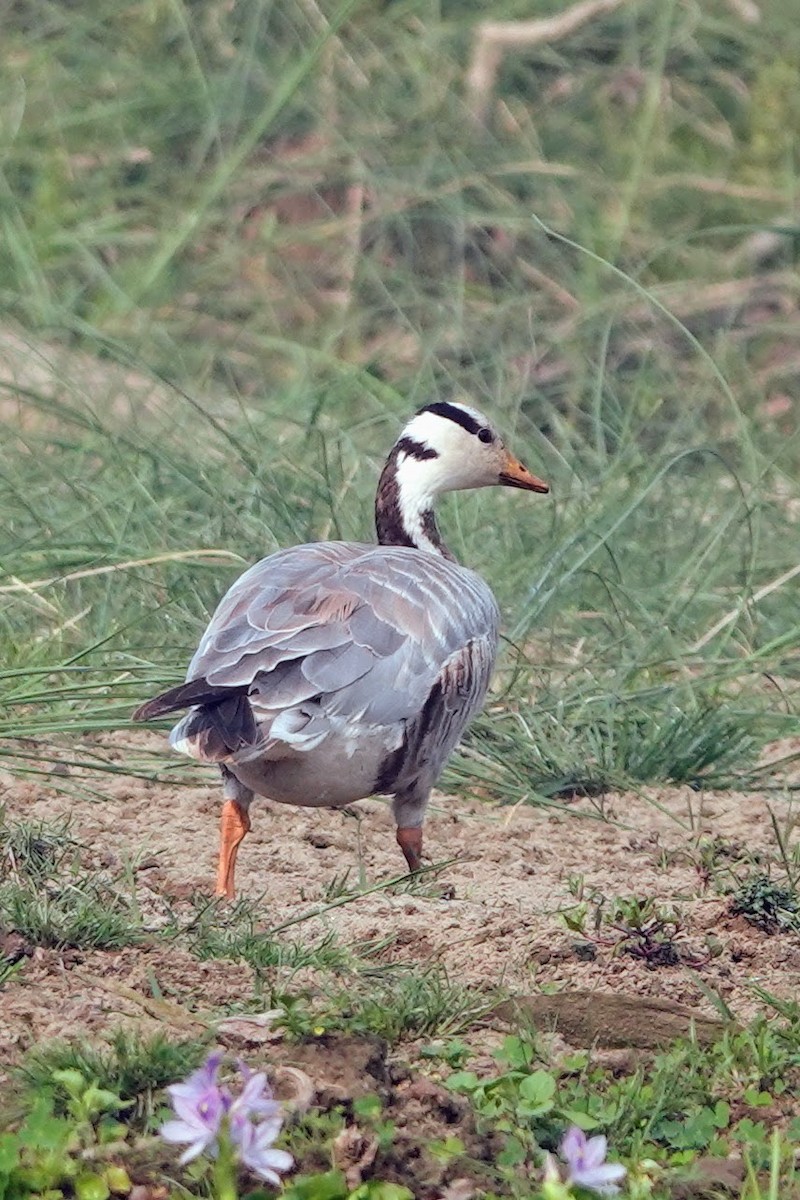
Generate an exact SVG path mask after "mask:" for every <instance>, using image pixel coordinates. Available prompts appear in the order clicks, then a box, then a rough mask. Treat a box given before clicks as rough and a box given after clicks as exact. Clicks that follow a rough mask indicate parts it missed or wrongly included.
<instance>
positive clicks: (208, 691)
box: [131, 679, 249, 721]
mask: <svg viewBox="0 0 800 1200" xmlns="http://www.w3.org/2000/svg"><path fill="white" fill-rule="evenodd" d="M246 691H247V689H246V688H244V689H242V690H241V691H240V690H239V689H238V688H229V687H214V685H213V684H211V683H208V682H207V681H206V680H205V679H192V680H191V681H190V682H189V683H181V684H179V685H178V687H174V688H170V689H169V691H168V692H162V693H161V695H160V696H155V697H154V698H153V699H152V700H148V701H147V702H146V703H145V704H141V705H140V706H139V708H137V709H136V712H135V713H133V715H132V716H131V720H132V721H152V720H154V719H155V718H156V717H162V716H163V715H164V713H169V712H175V711H176V710H177V709H180V708H192V707H194V705H202V704H222V703H223V702H224V701H226V700H229V699H230V698H231V696H239V695H241V694H242V693H243V692H246ZM248 707H249V706H248Z"/></svg>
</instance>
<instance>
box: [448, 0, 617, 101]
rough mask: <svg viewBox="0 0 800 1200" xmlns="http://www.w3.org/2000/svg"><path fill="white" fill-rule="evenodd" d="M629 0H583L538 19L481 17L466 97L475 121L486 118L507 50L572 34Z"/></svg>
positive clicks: (468, 76)
mask: <svg viewBox="0 0 800 1200" xmlns="http://www.w3.org/2000/svg"><path fill="white" fill-rule="evenodd" d="M625 3H626V0H581V3H580V4H573V6H572V8H568V9H567V10H566V11H565V12H562V13H558V14H557V15H556V16H554V17H545V18H543V19H541V20H537V21H481V23H480V25H478V27H477V29H476V30H475V43H474V48H473V51H472V62H471V64H470V68H469V72H468V74H467V97H468V101H469V107H470V109H471V111H472V115H473V117H474V119H475V120H476V121H483V120H484V119H485V116H486V109H487V107H488V104H489V97H490V95H491V93H492V89H493V87H494V81H495V79H496V77H497V72H498V70H499V67H500V63H501V62H502V59H503V54H504V52H505V51H506V50H528V49H530V47H531V46H541V45H542V44H543V43H545V42H558V41H561V39H562V38H565V37H569V35H570V34H572V33H575V31H576V30H578V29H580V28H581V27H582V26H584V25H587V24H588V23H589V22H590V21H593V20H594V19H595V18H596V17H602V16H605V14H606V13H610V12H613V11H614V10H615V9H617V8H620V7H621V6H622V5H623V4H625Z"/></svg>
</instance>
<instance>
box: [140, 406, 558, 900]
mask: <svg viewBox="0 0 800 1200" xmlns="http://www.w3.org/2000/svg"><path fill="white" fill-rule="evenodd" d="M492 484H505V485H506V486H508V487H516V488H524V489H525V490H527V491H530V492H546V491H547V490H548V487H547V484H546V483H543V482H542V480H541V479H537V478H536V476H535V475H531V473H530V472H529V471H528V470H527V468H526V467H524V466H523V465H522V463H521V462H519V461H518V460H517V459H516V458H514V457H513V455H512V454H510V453H509V451H508V450H507V449H506V447H505V445H504V444H503V441H502V439H501V437H500V435H499V434H498V433H497V431H496V430H495V429H494V427H493V426H492V425H491V424H490V423H489V421H487V419H486V417H484V416H483V415H482V414H481V413H479V412H477V411H476V410H475V409H474V408H470V407H468V406H467V405H465V404H454V403H444V402H440V403H436V404H429V405H427V407H425V408H422V409H420V410H419V412H418V413H417V414H416V415H415V416H414V417H413V418H412V419H411V421H409V423H408V424H407V425H406V427H405V429H404V430H403V432H402V433H401V435H400V437H399V439H398V440H397V442H396V443H395V445H394V446H393V448H392V451H391V453H390V454H389V457H388V459H387V460H386V465H385V467H384V468H383V473H382V474H381V477H380V482H379V484H378V493H377V497H376V502H375V523H376V526H377V533H378V542H379V545H377V546H375V545H369V544H366V543H362V542H311V543H310V544H308V545H305V546H292V547H291V548H290V549H288V550H279V551H278V552H277V553H276V554H271V555H270V557H269V558H265V559H262V560H261V562H258V563H256V565H255V566H254V567H251V568H250V570H249V571H246V572H245V573H244V575H242V576H241V577H240V578H239V579H238V580H237V581H236V583H234V584H233V586H232V587H231V588H230V590H229V591H228V593H227V594H226V595H225V596H224V597H223V599H222V601H221V602H220V605H219V607H218V608H217V611H216V612H215V613H214V616H213V617H212V619H211V623H210V624H209V626H208V628H207V629H206V631H205V633H204V634H203V636H202V638H201V640H200V645H199V646H198V648H197V652H196V653H195V655H194V658H193V659H192V661H191V662H190V664H189V670H188V672H187V675H186V683H184V684H181V685H180V687H175V688H171V689H170V691H168V692H165V693H164V694H163V695H160V696H156V698H155V699H153V700H150V701H148V702H147V703H146V704H143V705H142V706H141V708H139V709H137V711H136V712H135V713H134V719H135V720H140V721H147V720H150V719H152V718H154V717H160V716H162V715H163V714H164V713H168V712H173V711H175V710H176V709H182V708H188V709H189V712H188V713H187V715H186V716H185V717H184V718H183V719H182V720H181V721H179V723H178V724H177V725H176V726H175V728H174V729H173V730H172V733H171V734H170V743H171V744H172V746H173V747H174V748H175V749H176V750H180V751H182V752H183V753H184V754H189V755H191V756H192V757H193V758H196V759H199V760H200V761H201V762H208V763H218V764H219V767H220V770H221V771H222V778H223V782H224V795H225V803H224V805H223V809H222V822H221V841H220V852H219V868H218V871H217V883H216V892H217V894H218V895H224V896H228V897H233V895H234V868H235V864H236V853H237V850H238V847H239V843H240V842H241V840H242V838H243V837H244V835H245V834H246V833H247V831H248V830H249V828H250V817H249V808H250V802H251V800H252V799H253V795H254V794H258V795H259V796H268V797H269V798H270V799H272V800H277V801H279V802H280V803H282V804H300V805H309V806H314V807H316V806H329V807H334V808H336V807H341V806H343V805H346V804H349V803H350V802H351V801H353V800H360V799H362V798H364V797H365V796H370V795H373V794H374V793H384V794H389V795H392V796H393V797H394V804H393V811H394V819H395V821H396V823H397V841H398V843H399V845H400V848H401V849H402V851H403V854H404V855H405V858H406V862H407V863H408V867H409V870H411V871H414V870H416V869H418V868H419V865H420V855H421V853H422V823H423V820H424V817H425V809H426V806H427V803H428V797H429V794H430V791H431V788H432V787H433V785H434V784H435V783H436V780H437V779H438V777H439V775H440V773H441V771H442V769H443V767H444V764H445V762H446V761H447V758H448V757H449V755H450V753H451V752H452V750H453V748H454V747H455V745H456V742H457V741H458V740H459V738H460V737H461V734H462V733H463V731H464V728H465V727H466V725H467V723H468V722H469V721H470V720H471V718H472V717H473V716H474V715H475V713H476V712H477V711H478V709H479V708H480V707H481V704H482V703H483V698H484V696H485V694H486V689H487V687H488V685H489V677H490V675H491V671H492V667H493V664H494V659H495V653H496V650H497V638H498V623H499V612H498V609H497V604H496V602H495V599H494V596H493V595H492V593H491V591H490V589H489V587H488V586H487V584H486V583H484V581H483V580H482V579H481V578H480V576H479V575H476V574H475V572H474V571H470V570H469V569H468V568H467V567H462V566H461V565H460V564H459V563H457V562H456V561H455V559H454V558H453V555H452V554H451V553H450V551H449V550H448V549H447V547H446V546H445V544H444V542H443V541H442V539H441V537H440V536H439V530H438V529H437V527H436V521H435V519H434V515H433V502H434V499H435V497H436V496H437V495H438V494H439V493H440V492H448V491H454V490H456V489H459V488H478V487H488V486H490V485H492Z"/></svg>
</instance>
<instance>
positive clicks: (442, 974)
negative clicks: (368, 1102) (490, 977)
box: [330, 967, 500, 1042]
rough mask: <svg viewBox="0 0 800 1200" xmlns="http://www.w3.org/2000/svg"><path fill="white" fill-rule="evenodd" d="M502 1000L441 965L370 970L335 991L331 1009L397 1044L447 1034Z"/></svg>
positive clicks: (472, 1021) (346, 1021) (471, 1022)
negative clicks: (460, 979)
mask: <svg viewBox="0 0 800 1200" xmlns="http://www.w3.org/2000/svg"><path fill="white" fill-rule="evenodd" d="M499 999H500V993H499V991H498V990H496V989H495V990H492V991H488V990H487V991H482V990H481V989H479V988H476V987H469V986H467V985H466V984H462V983H459V982H458V981H457V980H455V979H451V978H450V976H449V975H448V974H447V972H446V971H445V970H444V969H443V968H441V967H431V968H429V969H428V970H419V969H414V970H411V969H402V970H393V971H390V972H389V973H387V974H385V975H379V974H377V973H376V972H367V973H365V974H364V975H363V976H362V977H361V979H355V980H354V981H353V982H352V983H351V984H350V985H349V986H348V989H347V990H346V991H339V992H335V993H332V994H331V996H330V1000H331V1001H332V1003H331V1005H330V1007H331V1009H332V1011H334V1012H336V1013H338V1014H339V1017H338V1019H339V1020H340V1021H341V1022H343V1023H344V1025H345V1026H346V1027H347V1028H348V1029H352V1030H353V1031H355V1032H359V1033H372V1034H377V1035H378V1036H379V1037H383V1038H386V1039H387V1041H389V1042H394V1041H396V1040H397V1039H398V1038H402V1037H413V1036H419V1037H449V1036H452V1035H455V1034H458V1033H461V1032H463V1031H464V1030H465V1029H468V1028H470V1026H472V1025H474V1024H475V1022H476V1021H477V1020H478V1019H479V1018H480V1017H481V1016H483V1015H485V1013H486V1012H487V1011H488V1010H489V1009H490V1008H492V1007H493V1006H494V1005H495V1004H497V1002H498V1000H499Z"/></svg>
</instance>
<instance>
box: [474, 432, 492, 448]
mask: <svg viewBox="0 0 800 1200" xmlns="http://www.w3.org/2000/svg"><path fill="white" fill-rule="evenodd" d="M478 441H479V442H486V443H487V445H488V443H489V442H493V441H494V435H493V433H492V431H491V429H479V430H478Z"/></svg>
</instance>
